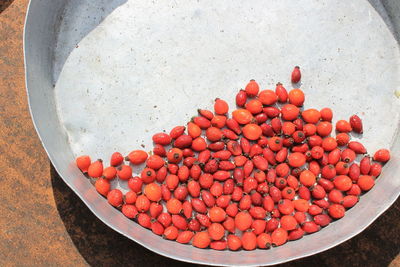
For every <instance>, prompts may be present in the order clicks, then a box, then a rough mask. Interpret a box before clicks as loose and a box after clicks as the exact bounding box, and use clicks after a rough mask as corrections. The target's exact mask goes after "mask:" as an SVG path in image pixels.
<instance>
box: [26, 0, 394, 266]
mask: <svg viewBox="0 0 400 267" xmlns="http://www.w3.org/2000/svg"><path fill="white" fill-rule="evenodd" d="M399 11H400V3H399V2H398V1H396V0H387V1H382V2H380V1H373V0H370V1H365V0H356V1H351V3H349V2H345V1H328V0H324V1H314V0H301V1H296V3H294V2H293V1H291V0H283V1H282V0H279V1H278V0H274V1H262V0H251V1H240V0H234V1H228V0H223V1H217V2H216V1H212V0H206V1H187V0H176V1H173V2H169V1H166V2H165V1H164V2H163V1H144V0H139V1H133V0H113V1H111V0H101V1H100V0H99V1H89V0H70V1H63V0H32V1H31V2H30V5H29V10H28V13H27V18H26V25H25V33H24V51H25V68H26V87H27V93H28V98H29V103H30V110H31V114H32V118H33V121H34V124H35V126H36V130H37V132H38V134H39V137H40V139H41V141H42V143H43V146H44V148H45V149H46V151H47V153H48V156H49V158H50V160H51V161H52V163H53V165H54V166H55V168H56V169H57V171H58V173H59V174H60V176H61V177H62V179H63V180H64V181H65V183H66V184H68V186H69V187H71V189H72V190H74V192H75V193H76V194H77V195H78V196H79V197H80V198H81V199H82V201H83V202H84V203H85V204H86V205H87V206H88V207H89V209H90V210H91V211H92V212H93V213H94V214H96V216H98V217H99V218H100V219H101V220H102V221H103V222H104V223H106V224H107V225H108V226H109V227H111V228H112V229H114V230H115V231H117V232H119V233H121V234H122V235H124V236H126V237H128V238H130V239H132V240H134V241H135V242H137V243H139V244H141V245H143V246H144V247H146V248H148V249H150V250H152V251H154V252H156V253H159V254H161V255H164V256H167V257H171V258H174V259H177V260H181V261H187V262H193V263H199V264H209V265H227V266H228V265H244V266H256V265H272V264H277V263H282V262H286V261H290V260H293V259H298V258H301V257H305V256H309V255H312V254H316V253H319V252H321V251H324V250H326V249H329V248H331V247H334V246H336V245H338V244H340V243H342V242H344V241H345V240H347V239H349V238H351V237H353V236H355V235H356V234H358V233H360V232H361V231H362V230H363V229H365V228H366V227H367V226H368V225H370V224H371V223H372V222H373V221H374V220H375V219H376V218H377V217H378V216H379V215H380V214H382V213H383V212H384V211H385V210H386V209H387V208H388V207H389V206H390V205H391V204H392V203H393V202H394V201H395V200H396V198H397V197H398V195H399V192H400V190H399V189H400V179H399V175H398V174H399V172H400V158H399V155H400V153H399V149H400V138H399V137H400V136H399V132H398V129H399V121H400V120H399V118H400V103H399V102H400V101H399V99H398V98H396V97H395V94H394V91H395V90H396V89H399V85H400V75H399V74H400V71H399V66H400V64H399V63H400V53H399V46H398V45H399V44H398V40H399V36H400V35H399V30H400V15H399V14H400V12H399ZM295 65H300V66H301V68H302V71H303V79H302V84H301V88H302V89H303V90H304V91H305V92H306V95H307V99H306V103H305V106H306V107H316V108H322V107H324V106H328V107H331V108H333V109H334V111H335V115H334V119H335V120H338V119H341V118H344V119H347V118H348V117H349V116H350V115H352V114H354V113H356V114H358V115H359V116H361V117H362V118H363V119H364V124H365V133H364V135H363V136H353V137H354V138H355V139H362V140H363V142H364V143H365V144H366V145H367V148H368V150H369V151H371V152H373V151H375V150H376V149H378V148H380V147H387V148H390V149H391V150H392V160H391V161H390V162H389V163H388V164H387V165H386V166H385V167H384V169H383V174H382V175H381V177H379V179H378V181H377V184H376V186H375V187H374V188H373V189H372V190H371V191H370V192H369V193H368V194H366V195H364V196H362V197H361V200H360V202H359V204H358V205H357V206H356V207H354V208H353V209H351V210H349V211H348V212H347V213H346V216H345V217H344V218H343V219H341V220H339V221H336V222H334V223H332V224H331V225H329V226H328V227H326V228H324V229H322V230H321V231H319V232H318V233H315V234H312V235H309V236H305V237H304V238H302V239H301V240H299V241H295V242H289V243H288V244H285V245H284V246H282V247H278V248H273V249H271V250H267V251H265V250H255V251H239V252H231V251H213V250H202V249H197V248H194V247H192V246H189V245H181V244H178V243H176V242H170V241H166V240H164V239H162V238H161V237H159V236H156V235H154V234H153V233H151V231H148V230H146V229H144V228H142V227H140V226H139V225H138V224H136V223H133V222H132V221H130V220H128V219H127V218H125V217H124V216H123V215H122V214H121V213H120V212H119V211H117V210H116V209H114V208H112V207H111V206H110V205H108V204H107V201H106V200H105V199H104V198H102V197H101V196H100V195H99V194H97V192H96V191H95V189H94V187H93V186H92V184H91V183H90V181H89V180H88V179H86V178H85V177H84V176H83V175H82V174H81V173H80V171H79V170H78V169H77V168H76V166H75V164H74V158H75V157H76V156H77V155H79V154H89V155H91V156H93V157H94V158H95V157H98V158H100V157H102V158H107V157H108V156H109V155H111V153H112V152H114V151H120V152H122V153H124V154H127V153H128V152H129V151H130V150H133V149H136V148H138V147H140V145H143V146H145V148H146V149H147V150H150V149H151V138H150V137H151V133H154V132H160V131H162V130H164V129H165V130H167V131H169V130H170V129H171V128H172V127H173V126H175V125H184V124H185V122H186V121H188V120H189V119H190V117H191V116H193V115H195V113H196V109H197V108H198V107H202V108H210V107H211V106H212V100H213V99H215V98H216V97H222V98H224V99H227V100H228V101H229V103H230V106H231V107H232V108H233V107H234V102H233V100H234V95H235V93H236V92H237V90H238V89H239V88H241V87H243V86H244V85H245V83H246V82H247V81H248V80H249V79H250V78H254V79H256V80H257V81H259V83H260V84H261V85H262V87H263V88H273V87H274V85H275V83H277V82H278V81H280V82H283V83H284V84H285V86H286V87H287V88H288V89H291V88H292V85H291V84H290V81H289V75H288V74H289V73H290V71H291V69H292V67H293V66H295ZM138 171H139V169H136V168H135V169H134V172H138ZM114 186H117V187H119V188H122V189H123V190H126V189H127V187H126V184H124V183H122V182H120V183H116V184H114Z"/></svg>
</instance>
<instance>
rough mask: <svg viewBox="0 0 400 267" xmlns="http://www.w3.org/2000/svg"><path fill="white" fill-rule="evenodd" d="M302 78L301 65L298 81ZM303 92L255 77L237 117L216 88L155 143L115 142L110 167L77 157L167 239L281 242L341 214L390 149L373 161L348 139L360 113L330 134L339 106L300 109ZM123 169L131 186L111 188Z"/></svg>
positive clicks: (113, 199)
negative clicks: (147, 146)
mask: <svg viewBox="0 0 400 267" xmlns="http://www.w3.org/2000/svg"><path fill="white" fill-rule="evenodd" d="M300 78H301V73H300V68H298V67H295V69H294V70H293V73H292V82H294V83H297V82H299V81H300ZM304 100H305V96H304V93H303V91H302V90H300V89H293V90H291V91H290V92H287V90H286V89H285V88H284V87H283V85H282V84H281V83H278V84H277V85H276V89H275V91H272V90H263V91H259V85H258V84H257V82H256V81H254V80H251V81H250V82H249V83H248V84H247V86H246V87H245V90H240V91H239V92H238V94H237V95H236V104H237V106H238V108H237V109H236V110H234V111H233V112H232V116H231V117H229V115H228V112H229V106H228V104H227V103H226V102H225V101H224V100H222V99H218V98H217V99H216V100H215V104H214V112H211V111H209V110H203V109H199V110H198V113H199V115H198V116H197V117H194V118H193V119H192V121H190V122H189V123H188V124H187V126H186V127H185V126H177V127H175V128H173V129H172V130H171V131H170V133H169V134H167V133H157V134H155V135H154V136H153V142H154V149H153V151H152V153H149V154H148V153H147V152H145V151H143V150H134V151H132V152H131V153H129V155H128V156H127V157H125V158H124V157H123V156H122V155H121V153H119V152H115V153H114V154H113V155H112V157H111V160H110V166H109V167H106V168H103V162H102V161H101V160H97V161H94V162H91V159H90V157H89V156H80V157H78V158H77V159H76V164H77V166H78V167H79V168H80V169H81V171H82V172H84V173H87V174H88V176H89V177H92V178H94V179H95V187H96V189H97V191H98V192H99V193H100V194H101V195H103V196H105V197H107V200H108V202H109V203H110V204H111V205H113V206H114V207H116V208H118V209H120V210H121V211H122V213H123V214H124V215H125V216H126V217H128V218H130V219H134V220H136V221H137V222H138V223H139V224H140V225H141V226H143V227H145V228H149V229H151V230H152V231H153V233H155V234H157V235H162V236H163V237H164V238H166V239H168V240H175V241H177V242H179V243H184V244H186V243H191V244H192V245H193V246H195V247H198V248H207V247H210V248H212V249H216V250H224V249H230V250H239V249H241V248H243V249H245V250H253V249H255V248H257V247H258V248H260V249H266V248H270V246H280V245H283V244H284V243H286V242H287V241H288V240H297V239H299V238H301V237H303V235H305V234H311V233H314V232H317V231H319V230H320V229H321V227H325V226H327V225H328V224H330V223H331V221H332V220H335V219H340V218H342V217H343V216H344V215H345V211H346V209H349V208H351V207H353V206H354V205H355V204H356V203H357V202H358V200H359V196H360V195H361V194H362V193H363V192H365V191H368V190H370V189H371V188H372V187H373V186H374V184H375V179H376V178H377V177H378V176H379V175H380V173H381V169H382V165H381V163H384V162H387V161H388V160H389V159H390V153H389V151H388V150H387V149H380V150H378V151H376V153H375V154H374V156H373V159H372V160H373V161H374V162H373V161H372V160H371V157H370V156H369V155H367V154H366V153H367V151H366V149H365V147H364V146H363V145H362V144H361V143H360V142H357V141H350V135H349V132H351V131H354V132H356V133H362V131H363V127H362V121H361V119H360V118H359V117H358V116H357V115H353V116H351V117H350V119H349V121H347V120H339V121H337V122H336V125H335V128H336V132H337V134H336V136H335V137H333V136H331V134H332V130H333V126H332V123H331V121H332V117H333V112H332V110H331V109H329V108H323V109H322V110H317V109H313V108H310V109H302V108H301V107H302V106H303V103H304ZM124 160H125V161H127V162H128V164H126V163H125V162H124ZM143 163H145V164H146V167H145V168H144V169H143V170H142V171H141V174H140V177H139V176H135V177H132V166H135V165H140V164H143ZM116 177H118V178H119V179H121V180H127V182H128V186H129V188H130V191H129V192H127V193H125V194H123V193H122V192H121V191H120V190H119V189H111V185H110V180H112V179H114V178H116Z"/></svg>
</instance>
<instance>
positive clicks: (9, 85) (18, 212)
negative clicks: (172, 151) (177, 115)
mask: <svg viewBox="0 0 400 267" xmlns="http://www.w3.org/2000/svg"><path fill="white" fill-rule="evenodd" d="M5 2H12V1H0V13H1V14H0V151H1V153H0V184H1V186H0V203H1V205H0V214H1V216H0V265H1V266H32V265H36V266H37V265H40V266H55V265H59V266H71V265H72V266H83V265H88V264H89V265H93V266H95V265H103V266H112V265H117V264H119V265H122V264H123V265H131V266H145V265H148V266H154V265H158V266H167V265H180V266H184V265H186V264H184V263H179V262H176V261H173V260H170V259H167V258H165V257H162V256H159V255H156V254H154V253H152V252H150V251H148V250H146V249H144V248H143V247H141V246H140V245H138V244H136V243H134V242H132V241H131V240H129V239H127V238H125V237H123V236H121V235H119V234H118V233H116V232H114V231H113V230H111V229H110V228H108V227H107V226H106V225H104V224H103V223H102V222H101V221H100V220H98V219H97V218H96V217H95V216H94V215H93V214H92V213H91V212H90V211H89V210H88V208H87V207H86V206H85V205H84V204H83V203H82V202H81V201H80V199H79V198H78V197H77V196H76V195H75V194H74V193H73V192H72V190H70V189H69V187H67V186H66V184H65V183H64V182H63V181H62V180H61V178H60V177H59V176H58V175H57V174H56V173H55V172H54V170H53V169H51V167H50V163H49V161H48V158H47V156H46V154H45V152H44V150H43V148H42V146H41V144H40V141H39V139H38V138H37V135H36V133H35V130H34V128H33V125H32V123H31V119H30V115H29V111H28V107H27V101H26V94H25V89H24V74H23V55H22V26H23V20H24V15H25V9H26V4H27V1H26V0H15V1H14V2H13V3H12V4H11V5H8V4H9V3H7V6H5V5H4V3H5ZM399 213H400V201H399V200H398V201H397V202H396V203H395V204H394V205H393V206H392V207H391V208H390V209H389V210H388V211H387V212H386V213H385V214H384V215H383V216H381V217H380V218H379V219H378V220H377V221H375V222H374V223H373V224H372V225H371V226H370V227H369V228H368V229H367V230H366V231H364V232H363V233H362V234H360V235H358V236H356V237H355V238H353V239H351V240H349V241H347V242H345V243H343V244H342V245H340V246H337V247H335V248H333V249H331V250H329V251H326V252H323V253H320V254H318V255H315V256H312V257H308V258H305V259H302V260H298V261H295V262H292V263H289V264H284V265H282V266H303V265H305V264H307V265H311V264H312V265H319V266H327V265H329V266H343V262H346V263H347V264H348V265H352V266H365V265H367V264H368V265H369V266H387V265H392V266H400V256H397V255H398V254H399V248H400V225H399V223H398V214H399Z"/></svg>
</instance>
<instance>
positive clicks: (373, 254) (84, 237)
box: [50, 163, 400, 267]
mask: <svg viewBox="0 0 400 267" xmlns="http://www.w3.org/2000/svg"><path fill="white" fill-rule="evenodd" d="M50 175H51V183H52V187H53V194H54V199H55V204H56V207H57V210H58V213H59V215H60V217H61V219H62V221H63V223H64V226H65V229H66V230H67V232H68V234H69V236H70V238H71V240H72V241H73V243H74V245H75V247H76V248H77V250H78V251H79V253H80V254H81V255H82V257H83V258H84V259H85V260H86V262H87V263H88V264H89V265H92V266H115V265H135V266H196V265H194V264H189V263H184V262H179V261H176V260H173V259H169V258H167V257H164V256H161V255H158V254H156V253H154V252H152V251H150V250H148V249H146V248H144V247H142V246H140V245H139V244H137V243H135V242H134V241H132V240H130V239H128V238H126V237H124V236H122V235H120V234H119V233H117V232H115V231H114V230H112V229H111V228H109V227H108V226H107V225H105V224H104V223H103V222H102V221H101V220H99V219H98V218H97V217H96V216H95V215H94V214H93V213H92V212H91V211H90V210H89V209H88V208H87V207H86V205H85V204H84V203H83V202H82V201H81V200H80V198H79V197H78V196H77V195H76V194H75V193H74V192H73V191H72V190H71V189H70V188H69V187H68V186H67V185H66V184H65V183H64V181H63V180H62V178H61V177H60V176H59V175H58V173H57V172H56V170H55V169H54V167H53V165H52V164H51V163H50ZM398 214H400V200H397V201H396V202H395V204H393V206H392V207H391V208H390V209H389V210H387V211H386V212H385V213H384V214H383V215H382V216H380V217H379V218H378V219H377V220H376V221H375V222H374V223H373V224H372V225H370V226H369V227H368V228H367V229H366V230H365V231H363V232H362V233H361V234H359V235H357V236H356V237H354V238H352V239H350V240H348V241H346V242H345V243H343V244H341V245H339V246H336V247H334V248H332V249H330V250H327V251H325V252H322V253H319V254H317V255H313V256H310V257H307V258H303V259H300V260H296V261H293V262H289V263H285V264H280V265H277V266H280V267H286V266H343V265H348V266H365V265H366V264H368V266H388V265H389V264H390V263H391V262H392V261H393V260H394V259H395V258H396V256H397V255H398V254H399V253H400V224H399V223H398ZM344 263H345V264H344ZM197 266H198V265H197Z"/></svg>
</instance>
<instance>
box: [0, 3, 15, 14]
mask: <svg viewBox="0 0 400 267" xmlns="http://www.w3.org/2000/svg"><path fill="white" fill-rule="evenodd" d="M12 2H14V0H1V1H0V14H1V13H2V12H3V11H4V10H6V9H7V7H9V6H10V5H11V4H12Z"/></svg>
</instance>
